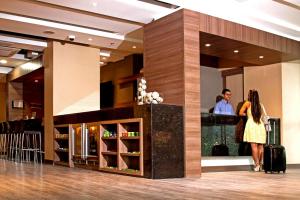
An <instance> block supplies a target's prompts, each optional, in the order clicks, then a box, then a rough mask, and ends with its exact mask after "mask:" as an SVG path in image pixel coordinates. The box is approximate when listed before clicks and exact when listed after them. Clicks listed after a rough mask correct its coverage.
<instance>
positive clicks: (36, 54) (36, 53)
mask: <svg viewBox="0 0 300 200" xmlns="http://www.w3.org/2000/svg"><path fill="white" fill-rule="evenodd" d="M31 54H32V55H33V56H38V55H39V52H35V51H33V52H31Z"/></svg>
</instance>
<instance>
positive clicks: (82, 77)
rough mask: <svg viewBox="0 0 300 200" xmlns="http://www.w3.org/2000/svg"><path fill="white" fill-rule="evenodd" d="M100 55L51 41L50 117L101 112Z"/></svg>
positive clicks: (86, 48)
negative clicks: (51, 87) (51, 95)
mask: <svg viewBox="0 0 300 200" xmlns="http://www.w3.org/2000/svg"><path fill="white" fill-rule="evenodd" d="M99 52H100V50H99V49H95V48H91V47H84V46H78V45H72V44H64V45H62V44H61V43H59V42H53V115H63V114H70V113H77V112H86V111H93V110H99V109H100V84H99V83H100V65H99V59H100V56H99Z"/></svg>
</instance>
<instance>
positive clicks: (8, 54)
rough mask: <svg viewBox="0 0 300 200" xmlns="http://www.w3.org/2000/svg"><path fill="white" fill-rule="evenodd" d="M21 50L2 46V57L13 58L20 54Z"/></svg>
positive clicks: (0, 49)
mask: <svg viewBox="0 0 300 200" xmlns="http://www.w3.org/2000/svg"><path fill="white" fill-rule="evenodd" d="M19 51H20V49H16V48H12V47H6V46H0V57H11V56H13V55H15V54H16V53H18V52H19Z"/></svg>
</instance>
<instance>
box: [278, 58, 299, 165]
mask: <svg viewBox="0 0 300 200" xmlns="http://www.w3.org/2000/svg"><path fill="white" fill-rule="evenodd" d="M299 103H300V64H299V63H298V64H297V63H282V121H281V124H282V130H283V132H282V133H283V134H282V135H281V139H282V144H283V145H284V146H285V148H286V153H287V163H288V164H300V155H299V152H300V151H299V147H300V107H299Z"/></svg>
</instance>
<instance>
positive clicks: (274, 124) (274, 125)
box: [267, 121, 276, 145]
mask: <svg viewBox="0 0 300 200" xmlns="http://www.w3.org/2000/svg"><path fill="white" fill-rule="evenodd" d="M275 127H276V123H275V121H274V122H273V130H274V144H276V141H275V140H276V129H275ZM267 133H268V145H269V144H270V131H267Z"/></svg>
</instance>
